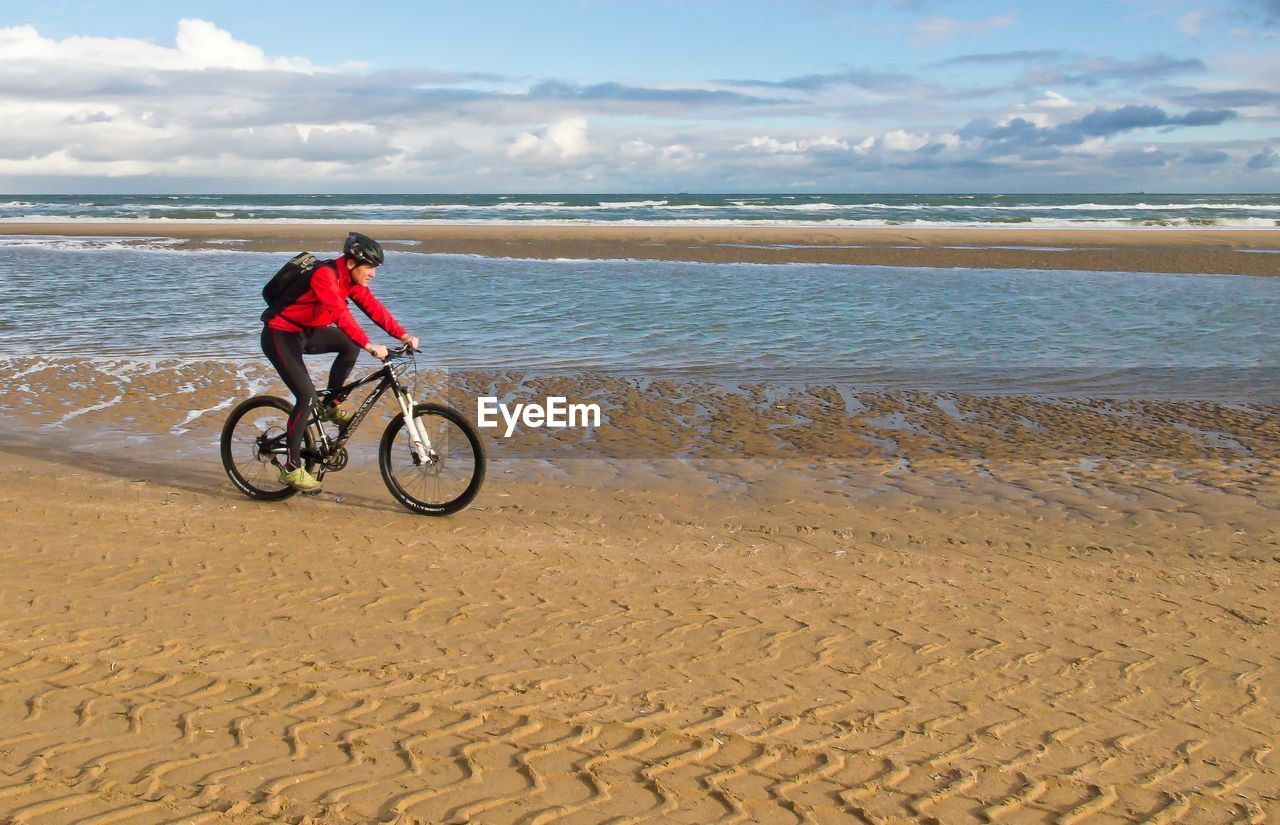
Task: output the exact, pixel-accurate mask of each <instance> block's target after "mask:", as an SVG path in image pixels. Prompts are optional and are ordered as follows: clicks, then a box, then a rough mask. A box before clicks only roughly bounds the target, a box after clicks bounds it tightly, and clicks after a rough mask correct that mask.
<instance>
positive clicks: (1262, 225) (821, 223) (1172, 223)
mask: <svg viewBox="0 0 1280 825" xmlns="http://www.w3.org/2000/svg"><path fill="white" fill-rule="evenodd" d="M572 208H573V209H578V208H579V207H572ZM819 211H821V210H819ZM353 222H361V223H366V224H372V225H385V226H388V227H395V226H468V225H472V226H474V225H484V226H648V227H680V226H736V227H747V226H760V227H775V226H776V227H796V228H805V227H840V226H850V227H889V228H929V227H933V228H939V229H945V228H956V229H978V228H995V229H1010V230H1014V229H1017V228H1019V227H1027V228H1038V229H1134V228H1147V229H1170V230H1176V229H1271V230H1274V229H1277V228H1280V218H1270V217H1267V218H1261V217H1231V216H1216V217H1208V218H1199V217H1187V218H1178V217H1167V218H1165V217H1161V216H1159V215H1128V216H1117V217H1099V218H1086V217H1080V218H1071V217H1034V216H1028V215H1015V216H1012V217H1010V218H1007V219H995V218H993V219H989V220H980V219H965V218H958V217H957V218H944V219H926V218H916V219H901V220H900V219H894V218H892V217H875V218H872V217H867V218H841V217H831V218H824V219H820V220H819V219H810V220H804V219H798V218H788V219H783V218H778V219H770V217H769V216H767V215H765V216H762V217H756V218H747V217H739V218H732V217H723V218H721V217H700V218H694V217H681V218H656V217H634V218H625V217H619V218H590V217H582V218H575V217H567V216H566V217H529V218H502V217H492V218H478V217H476V216H469V217H459V218H443V217H441V218H413V219H409V218H389V219H370V218H359V217H342V218H319V217H287V218H286V217H256V218H252V219H234V218H202V219H198V220H196V219H192V220H178V219H175V218H170V217H167V216H162V217H155V218H151V217H130V218H97V217H95V218H89V217H79V218H69V217H57V216H47V215H46V216H32V215H24V216H20V217H8V218H0V225H3V224H6V223H10V224H13V223H22V224H85V225H108V226H110V225H125V226H146V225H149V224H155V225H158V226H166V225H172V224H182V223H199V224H201V225H206V226H209V225H217V226H228V227H230V226H239V225H243V224H246V223H255V224H272V225H281V226H295V225H296V226H308V225H316V226H329V225H333V226H344V225H348V224H351V223H353ZM156 240H157V242H158V241H160V240H163V239H156ZM168 242H174V241H172V240H169V241H168ZM131 248H132V247H131Z"/></svg>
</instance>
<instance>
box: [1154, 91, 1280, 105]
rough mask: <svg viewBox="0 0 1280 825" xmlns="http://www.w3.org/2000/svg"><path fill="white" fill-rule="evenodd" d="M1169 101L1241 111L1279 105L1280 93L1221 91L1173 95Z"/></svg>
mask: <svg viewBox="0 0 1280 825" xmlns="http://www.w3.org/2000/svg"><path fill="white" fill-rule="evenodd" d="M1169 99H1170V100H1172V101H1174V102H1175V103H1182V104H1184V105H1187V106H1201V107H1204V108H1218V107H1226V108H1231V109H1243V108H1247V107H1250V106H1267V105H1271V104H1275V103H1280V92H1273V91H1270V90H1267V89H1222V90H1219V91H1195V92H1184V93H1180V94H1179V93H1175V94H1172V95H1170V97H1169Z"/></svg>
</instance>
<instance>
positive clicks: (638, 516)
mask: <svg viewBox="0 0 1280 825" xmlns="http://www.w3.org/2000/svg"><path fill="white" fill-rule="evenodd" d="M0 379H3V380H0V407H3V412H4V414H5V418H6V421H7V422H10V423H11V426H10V427H8V428H7V430H6V433H5V435H3V436H0V460H2V461H3V462H4V467H5V472H4V473H0V512H3V514H4V523H5V525H6V527H7V528H8V529H7V530H6V533H7V535H6V537H5V538H4V539H3V540H0V563H2V564H3V569H4V570H5V571H6V577H5V582H4V583H3V584H0V626H3V627H4V630H5V640H4V642H3V644H0V697H3V699H2V701H0V816H4V817H8V818H9V821H13V822H30V823H37V822H49V823H52V822H71V821H87V822H103V823H105V822H131V823H132V822H138V823H147V822H216V821H231V822H267V821H288V822H294V823H300V822H315V823H319V822H371V821H383V822H386V821H395V822H406V823H407V822H467V821H471V822H484V823H509V822H520V823H545V822H570V823H574V822H576V823H588V822H603V821H615V822H639V821H652V822H662V823H666V822H698V823H701V822H712V821H724V822H735V821H736V822H765V823H774V822H777V823H791V822H822V823H826V822H832V823H835V822H841V823H843V822H861V823H908V822H942V823H965V822H1012V823H1024V822H1025V823H1030V822H1099V823H1104V822H1132V821H1149V822H1179V823H1183V822H1225V821H1245V822H1250V821H1252V822H1264V821H1269V820H1271V819H1275V818H1277V817H1280V796H1278V795H1277V794H1276V790H1275V789H1276V788H1277V787H1280V760H1278V758H1277V754H1276V753H1275V750H1274V748H1275V745H1274V743H1275V742H1276V741H1278V740H1280V717H1278V716H1277V714H1276V712H1275V704H1276V701H1277V692H1278V691H1280V643H1277V637H1276V634H1275V629H1274V623H1275V618H1274V616H1275V615H1276V613H1277V610H1278V609H1280V588H1278V585H1280V575H1278V573H1277V571H1278V570H1280V567H1278V566H1277V564H1278V563H1280V518H1277V516H1278V515H1280V513H1278V512H1277V511H1278V510H1280V475H1278V474H1277V470H1278V469H1280V424H1277V421H1278V420H1280V416H1278V415H1277V414H1278V413H1280V408H1278V407H1277V406H1276V405H1274V404H1272V405H1267V404H1247V405H1232V404H1221V403H1213V402H1192V401H1138V400H1128V401H1114V400H1110V401H1109V400H1104V399H1049V398H1033V397H999V396H995V397H979V396H968V395H962V394H955V393H940V394H939V393H933V394H931V393H915V392H889V393H874V392H866V391H862V390H859V388H857V387H850V386H843V385H821V384H815V385H813V386H807V387H804V386H802V387H791V388H779V387H771V386H767V385H752V386H744V387H736V388H735V387H723V386H719V387H717V386H712V385H706V384H700V383H697V382H679V381H671V382H667V383H658V382H651V383H645V384H639V383H636V382H635V380H634V379H623V378H618V377H610V376H593V375H590V374H585V375H577V376H558V377H555V378H536V377H530V376H523V375H515V374H493V375H487V374H462V375H456V376H449V377H447V379H446V378H441V382H442V383H441V384H440V387H441V392H443V393H445V394H446V395H450V394H451V395H452V397H453V398H454V400H455V402H459V401H465V400H466V398H467V395H468V394H469V393H472V392H474V391H475V389H476V388H477V387H481V386H484V387H495V388H499V389H500V388H502V387H504V386H511V387H515V386H521V387H530V386H536V388H537V389H538V391H539V392H541V391H543V390H551V389H554V388H555V387H556V386H559V387H561V388H564V389H572V390H573V392H574V393H583V394H590V395H592V396H593V397H595V398H598V399H600V400H601V402H602V405H603V406H604V407H605V408H606V410H607V412H608V416H609V418H608V422H607V424H606V425H605V426H602V427H601V428H600V430H599V431H596V432H593V433H591V434H584V433H582V432H581V431H577V432H572V431H566V432H563V433H561V434H557V435H551V434H548V433H547V432H546V431H539V432H530V433H523V434H521V435H519V436H517V438H515V439H514V440H513V443H504V442H501V439H499V438H498V437H497V436H496V435H494V434H493V433H492V431H486V432H487V441H488V443H489V444H490V446H491V455H492V456H493V459H494V460H493V463H492V465H491V467H490V472H489V481H488V482H487V483H486V486H485V488H484V489H483V490H482V492H481V494H480V496H479V498H478V499H477V501H476V502H475V505H474V506H473V507H472V508H471V509H469V510H467V511H464V512H463V513H461V514H459V515H457V516H455V517H453V518H450V519H446V520H435V519H424V518H422V517H419V516H414V515H411V514H409V513H407V512H405V511H403V510H401V509H400V508H399V507H398V506H397V505H396V504H395V503H394V502H393V501H392V500H391V498H390V496H389V495H388V493H387V492H386V490H385V488H384V487H383V486H382V484H381V480H380V478H379V477H378V474H377V471H376V468H375V467H374V466H373V464H372V462H371V457H372V456H373V455H374V450H375V449H376V437H377V432H374V430H377V429H380V426H381V425H380V424H379V423H378V421H377V420H376V419H375V420H374V421H372V422H371V423H372V426H371V427H369V429H370V432H367V433H363V434H362V437H361V438H358V439H357V440H356V442H355V444H354V446H353V449H352V452H353V460H352V464H351V466H350V467H348V468H347V469H346V470H344V471H342V472H341V473H335V474H331V475H330V476H328V477H327V479H326V491H325V492H324V493H323V494H321V495H320V496H318V497H315V498H295V499H291V500H289V501H287V502H284V503H281V504H258V503H255V502H252V501H249V500H248V499H246V498H244V497H242V496H240V495H239V494H238V493H237V492H236V491H235V490H234V489H233V488H232V487H231V486H230V484H229V482H227V480H226V478H225V476H224V475H223V473H222V471H221V467H220V466H219V463H218V459H217V455H216V450H215V447H214V444H215V443H216V440H217V436H218V431H219V428H220V426H221V423H222V420H223V419H224V418H225V415H226V411H227V408H226V407H225V406H221V407H220V405H222V404H225V403H226V402H227V400H228V399H233V398H239V397H243V396H244V395H246V394H248V392H249V388H250V387H257V388H262V389H271V390H275V391H278V390H279V389H280V388H279V387H278V386H277V385H276V384H275V382H274V380H273V379H272V378H271V376H270V373H269V372H268V371H267V370H265V369H263V368H261V367H258V366H250V367H238V366H235V365H229V364H225V363H224V364H218V363H212V362H197V363H182V362H159V363H154V364H139V363H132V362H112V361H110V360H99V361H96V362H93V363H78V362H74V363H73V362H69V361H67V362H63V361H58V360H57V359H54V360H53V361H48V360H45V361H36V360H34V359H28V360H23V359H10V360H9V361H7V362H6V363H5V365H4V367H3V374H2V375H0ZM539 382H542V383H539ZM547 382H561V383H560V384H558V385H557V384H554V383H547ZM68 388H70V389H68ZM464 409H466V407H465V406H464ZM387 411H389V408H388V410H387ZM379 417H380V416H379Z"/></svg>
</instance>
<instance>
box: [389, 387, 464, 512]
mask: <svg viewBox="0 0 1280 825" xmlns="http://www.w3.org/2000/svg"><path fill="white" fill-rule="evenodd" d="M413 415H414V420H415V421H416V422H417V424H418V426H419V427H421V428H422V432H423V433H424V434H425V435H426V437H427V440H429V441H430V442H431V449H430V450H429V452H428V458H427V461H425V462H423V461H421V460H420V459H419V458H418V455H417V454H416V453H415V452H414V450H413V445H412V443H411V442H410V437H409V429H408V427H406V426H405V420H404V414H403V413H401V414H400V415H397V416H396V417H395V418H393V419H391V423H390V424H388V425H387V429H386V431H385V432H383V434H382V443H381V444H380V445H379V446H378V466H379V468H380V469H381V470H382V480H383V481H385V482H386V483H387V489H389V490H390V491H391V495H392V496H394V497H395V500H396V501H398V502H400V503H401V504H402V505H404V506H405V507H407V508H409V509H410V510H412V511H413V512H415V513H418V514H420V515H424V516H447V515H449V514H450V513H456V512H458V511H459V510H461V509H462V508H463V507H466V506H467V505H468V504H470V503H471V500H472V499H474V498H475V497H476V493H477V492H479V490H480V485H481V484H483V483H484V471H485V456H484V448H483V447H482V446H481V444H480V435H479V433H477V432H476V429H475V427H473V426H471V423H470V422H469V421H467V420H466V419H465V418H463V417H462V416H461V415H460V414H459V413H457V412H456V411H454V410H451V409H449V408H448V407H444V406H441V405H439V404H419V405H418V406H416V407H414V410H413Z"/></svg>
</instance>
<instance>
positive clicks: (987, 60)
mask: <svg viewBox="0 0 1280 825" xmlns="http://www.w3.org/2000/svg"><path fill="white" fill-rule="evenodd" d="M1065 54H1066V53H1065V52H1063V51H1061V50H1059V49H1037V50H1035V51H1015V52H993V53H987V54H962V55H959V56H957V57H951V58H948V59H946V60H942V61H939V62H937V63H935V64H933V65H935V66H941V67H944V68H945V67H947V66H998V65H1004V64H1007V63H1029V62H1033V61H1048V60H1058V59H1061V58H1062V57H1064V56H1065Z"/></svg>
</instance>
